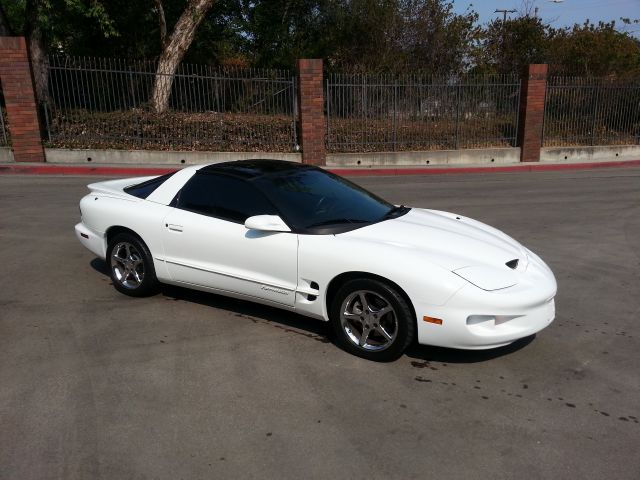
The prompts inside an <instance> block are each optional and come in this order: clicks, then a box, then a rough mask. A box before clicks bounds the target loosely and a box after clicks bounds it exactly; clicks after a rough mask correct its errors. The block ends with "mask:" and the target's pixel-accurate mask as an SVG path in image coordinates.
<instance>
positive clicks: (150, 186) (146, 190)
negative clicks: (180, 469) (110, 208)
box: [124, 172, 176, 198]
mask: <svg viewBox="0 0 640 480" xmlns="http://www.w3.org/2000/svg"><path fill="white" fill-rule="evenodd" d="M174 173H176V172H171V173H167V174H166V175H161V176H159V177H156V178H152V179H151V180H147V181H146V182H142V183H138V184H136V185H131V186H129V187H125V188H124V191H125V192H127V193H128V194H129V195H133V196H134V197H138V198H147V197H148V196H149V195H151V194H152V193H153V192H154V191H155V189H156V188H158V187H159V186H160V185H162V184H163V183H164V182H166V181H167V180H168V179H169V178H170V177H171V176H172V175H173V174H174Z"/></svg>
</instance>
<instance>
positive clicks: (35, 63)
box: [24, 0, 49, 103]
mask: <svg viewBox="0 0 640 480" xmlns="http://www.w3.org/2000/svg"><path fill="white" fill-rule="evenodd" d="M39 8H40V1H39V0H27V3H26V6H25V23H24V36H25V37H26V38H27V49H28V50H29V58H30V60H31V69H32V71H33V80H34V87H35V93H36V100H37V101H38V102H39V103H46V102H48V101H49V58H48V57H47V53H46V50H45V48H44V43H43V41H42V31H41V30H40V26H39V24H38V9H39Z"/></svg>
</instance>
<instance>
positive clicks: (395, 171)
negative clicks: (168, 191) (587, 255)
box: [0, 160, 640, 177]
mask: <svg viewBox="0 0 640 480" xmlns="http://www.w3.org/2000/svg"><path fill="white" fill-rule="evenodd" d="M635 166H640V160H627V161H624V160H620V161H614V162H593V163H555V164H541V163H525V164H521V165H509V166H503V167H500V166H497V167H418V168H415V167H407V168H328V169H327V170H329V171H330V172H333V173H337V174H339V175H343V176H349V177H357V176H371V177H373V176H396V175H443V174H461V173H505V172H543V171H553V170H590V169H596V168H613V167H635ZM175 170H176V168H171V167H167V168H163V167H153V168H150V167H132V168H128V167H97V166H96V167H83V166H75V165H74V166H69V165H50V164H49V165H46V164H43V165H20V164H12V165H6V164H5V165H0V174H16V175H101V176H129V177H135V176H144V175H163V174H165V173H169V172H173V171H175Z"/></svg>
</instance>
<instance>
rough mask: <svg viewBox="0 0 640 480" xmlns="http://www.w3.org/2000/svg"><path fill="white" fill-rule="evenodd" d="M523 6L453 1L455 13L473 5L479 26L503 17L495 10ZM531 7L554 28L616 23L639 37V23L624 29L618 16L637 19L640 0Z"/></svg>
mask: <svg viewBox="0 0 640 480" xmlns="http://www.w3.org/2000/svg"><path fill="white" fill-rule="evenodd" d="M523 3H524V2H523V0H475V1H469V0H454V6H455V10H456V11H457V12H458V13H462V12H464V11H465V10H466V9H467V8H468V7H469V5H470V4H472V5H473V7H472V8H473V9H474V10H475V11H476V12H478V13H479V14H480V22H481V23H486V22H487V21H489V20H491V19H493V18H495V17H497V16H498V15H500V16H502V13H500V14H497V13H494V11H495V10H496V9H497V8H499V9H514V8H515V9H517V10H520V9H521V8H522V5H523ZM529 3H531V0H530V2H529ZM534 4H535V6H537V7H538V8H539V12H538V15H539V16H540V17H542V19H543V20H545V21H547V22H549V23H551V24H552V25H553V26H554V27H562V26H571V25H573V24H574V23H584V21H585V20H586V19H587V18H588V19H589V20H591V21H592V22H594V23H597V22H598V21H600V20H604V21H610V20H616V24H617V25H619V26H620V29H621V30H626V31H628V32H630V33H632V34H633V35H634V36H636V37H638V36H640V24H636V25H630V26H626V28H625V26H623V25H622V22H620V17H629V18H632V19H634V18H640V0H564V1H563V2H562V3H553V2H551V1H549V0H537V1H535V3H534Z"/></svg>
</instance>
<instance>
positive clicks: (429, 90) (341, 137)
mask: <svg viewBox="0 0 640 480" xmlns="http://www.w3.org/2000/svg"><path fill="white" fill-rule="evenodd" d="M519 98H520V79H519V77H518V76H516V75H481V76H471V75H464V76H459V77H433V76H414V75H407V76H401V77H397V76H389V75H344V74H331V75H329V76H328V78H327V80H326V114H327V148H328V150H329V151H334V152H335V151H338V152H363V151H396V150H442V149H459V148H484V147H508V146H515V143H516V132H517V128H518V125H517V123H518V104H519Z"/></svg>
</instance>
